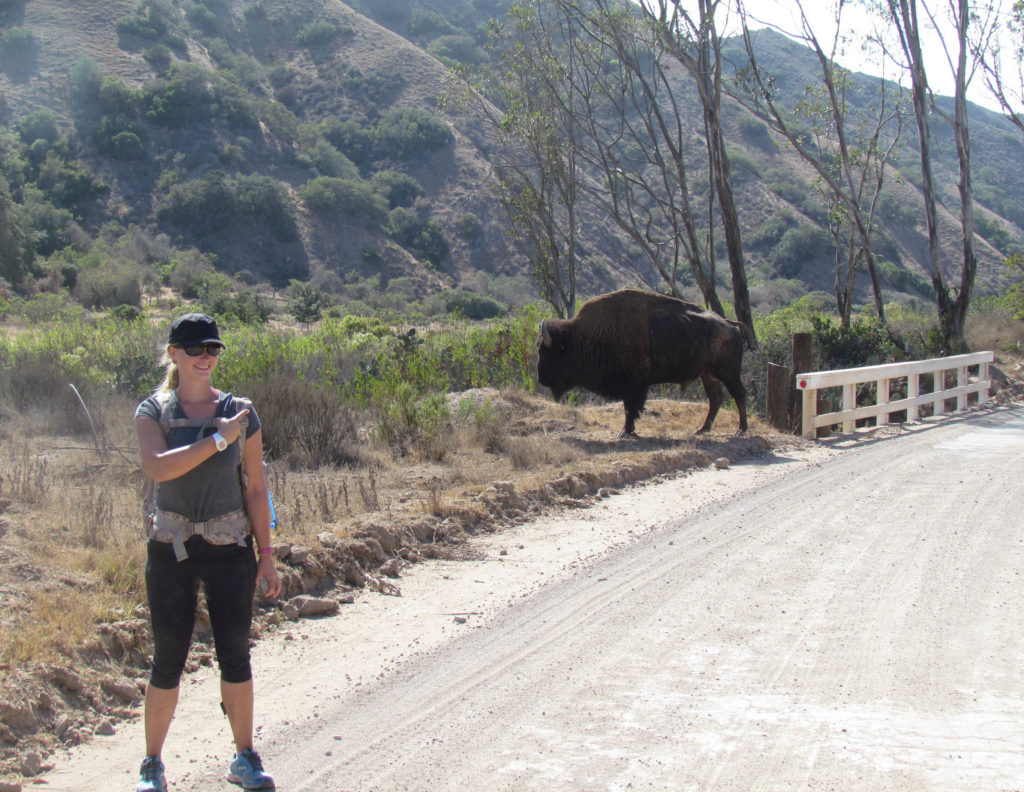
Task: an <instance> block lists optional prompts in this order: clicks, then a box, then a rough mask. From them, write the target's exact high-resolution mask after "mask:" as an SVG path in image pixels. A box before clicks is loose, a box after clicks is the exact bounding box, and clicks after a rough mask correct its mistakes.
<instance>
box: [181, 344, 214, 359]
mask: <svg viewBox="0 0 1024 792" xmlns="http://www.w3.org/2000/svg"><path fill="white" fill-rule="evenodd" d="M223 348H224V347H222V346H221V345H220V344H190V345H189V346H182V345H181V344H178V349H184V350H185V354H186V355H188V356H189V357H199V356H200V355H201V354H203V352H205V353H206V354H207V355H209V356H210V357H217V355H219V354H220V351H221V350H222V349H223Z"/></svg>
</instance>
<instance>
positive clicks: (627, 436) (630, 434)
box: [619, 429, 640, 440]
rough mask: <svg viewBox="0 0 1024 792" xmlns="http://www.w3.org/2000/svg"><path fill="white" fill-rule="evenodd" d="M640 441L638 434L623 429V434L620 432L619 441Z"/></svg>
mask: <svg viewBox="0 0 1024 792" xmlns="http://www.w3.org/2000/svg"><path fill="white" fill-rule="evenodd" d="M639 439H640V435H638V434H637V433H636V432H627V431H626V430H625V429H623V430H622V431H621V432H619V440H639Z"/></svg>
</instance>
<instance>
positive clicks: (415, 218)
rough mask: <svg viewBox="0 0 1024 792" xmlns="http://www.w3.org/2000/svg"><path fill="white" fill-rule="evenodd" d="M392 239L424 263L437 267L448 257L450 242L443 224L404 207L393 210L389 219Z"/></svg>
mask: <svg viewBox="0 0 1024 792" xmlns="http://www.w3.org/2000/svg"><path fill="white" fill-rule="evenodd" d="M388 225H389V227H390V229H391V238H392V239H394V240H395V241H396V242H397V243H398V244H400V245H402V247H404V248H407V249H408V250H410V251H411V252H412V253H413V254H415V255H416V257H417V258H419V259H420V260H422V261H426V262H429V263H430V264H433V265H434V266H437V265H438V264H439V263H440V262H441V261H442V260H443V259H444V257H445V256H446V255H448V240H447V238H446V237H445V234H444V230H443V229H442V228H441V224H440V223H439V222H438V221H437V220H436V219H435V218H432V217H428V218H424V217H422V216H421V212H417V211H415V210H412V209H406V208H404V207H398V208H397V209H393V210H392V211H391V214H390V215H389V217H388Z"/></svg>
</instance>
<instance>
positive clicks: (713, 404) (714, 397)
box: [697, 374, 725, 434]
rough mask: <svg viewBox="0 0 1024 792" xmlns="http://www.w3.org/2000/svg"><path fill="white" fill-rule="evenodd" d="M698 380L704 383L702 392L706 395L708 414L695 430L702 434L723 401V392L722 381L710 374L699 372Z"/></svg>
mask: <svg viewBox="0 0 1024 792" xmlns="http://www.w3.org/2000/svg"><path fill="white" fill-rule="evenodd" d="M700 380H701V382H703V383H704V393H706V394H707V397H708V415H707V417H706V418H705V419H704V424H703V425H702V426H701V427H700V429H698V430H697V434H704V433H705V432H707V431H708V430H709V429H711V424H713V423H714V422H715V416H716V415H718V411H719V410H720V409H721V407H722V403H723V402H724V401H725V393H724V392H723V391H722V383H721V382H719V381H718V379H717V378H715V377H712V376H711V375H710V374H701V375H700Z"/></svg>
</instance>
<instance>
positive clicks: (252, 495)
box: [242, 429, 281, 597]
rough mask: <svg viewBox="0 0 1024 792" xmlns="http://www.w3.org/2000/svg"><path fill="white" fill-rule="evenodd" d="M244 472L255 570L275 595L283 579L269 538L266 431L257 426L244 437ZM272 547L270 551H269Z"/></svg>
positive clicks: (266, 592) (270, 593)
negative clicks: (278, 573)
mask: <svg viewBox="0 0 1024 792" xmlns="http://www.w3.org/2000/svg"><path fill="white" fill-rule="evenodd" d="M242 467H243V472H244V473H245V478H246V487H245V492H244V493H243V495H244V497H245V512H246V514H248V515H249V522H250V524H251V525H252V535H253V539H255V540H256V548H257V551H259V550H264V552H262V553H260V554H259V566H258V567H257V569H256V585H257V586H259V582H260V580H261V579H262V580H266V581H267V590H266V591H265V592H263V594H264V595H265V596H268V597H276V596H277V595H278V594H280V593H281V579H280V578H279V577H278V575H277V567H276V566H275V565H274V553H273V552H272V549H271V548H273V545H272V543H271V538H270V502H269V500H268V499H267V480H266V477H265V476H264V475H263V432H262V431H260V430H259V429H257V430H256V431H255V432H253V433H252V434H251V435H249V436H248V437H246V438H245V461H244V462H243V466H242ZM268 549H270V550H271V551H270V552H266V551H267V550H268Z"/></svg>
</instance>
